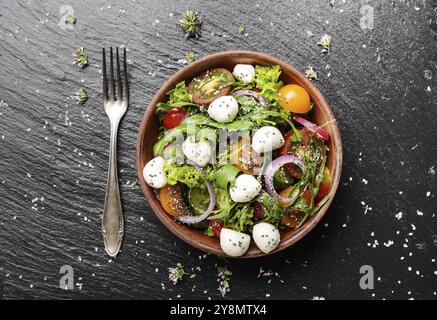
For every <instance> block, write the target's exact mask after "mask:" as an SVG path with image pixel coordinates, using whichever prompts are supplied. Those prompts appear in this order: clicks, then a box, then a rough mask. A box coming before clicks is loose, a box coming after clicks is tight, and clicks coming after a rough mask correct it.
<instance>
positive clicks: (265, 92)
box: [255, 65, 283, 105]
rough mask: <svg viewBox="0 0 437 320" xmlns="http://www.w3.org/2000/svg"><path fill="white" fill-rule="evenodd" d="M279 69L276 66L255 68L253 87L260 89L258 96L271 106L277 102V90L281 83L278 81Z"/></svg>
mask: <svg viewBox="0 0 437 320" xmlns="http://www.w3.org/2000/svg"><path fill="white" fill-rule="evenodd" d="M280 76H281V68H280V67H279V66H278V65H276V66H273V67H262V66H256V67H255V86H256V87H257V88H258V89H261V92H260V95H262V96H263V97H265V98H266V99H268V100H269V102H270V103H271V104H272V105H276V104H277V103H278V102H279V97H278V90H279V88H280V87H282V85H283V83H282V81H281V80H279V77H280Z"/></svg>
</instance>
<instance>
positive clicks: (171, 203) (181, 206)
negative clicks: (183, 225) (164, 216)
mask: <svg viewBox="0 0 437 320" xmlns="http://www.w3.org/2000/svg"><path fill="white" fill-rule="evenodd" d="M159 199H160V200H161V205H162V207H163V208H164V210H165V212H167V213H168V214H169V215H171V216H173V217H179V216H183V215H186V214H189V212H190V210H189V209H188V207H187V205H186V203H185V201H184V198H183V196H182V185H181V184H180V183H177V184H175V185H174V186H172V185H169V184H166V185H165V186H164V187H162V188H161V189H160V190H159Z"/></svg>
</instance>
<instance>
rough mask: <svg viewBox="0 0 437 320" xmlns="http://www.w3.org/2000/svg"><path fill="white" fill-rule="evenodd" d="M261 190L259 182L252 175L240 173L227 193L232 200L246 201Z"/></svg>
mask: <svg viewBox="0 0 437 320" xmlns="http://www.w3.org/2000/svg"><path fill="white" fill-rule="evenodd" d="M260 191H261V184H260V183H259V182H258V180H256V179H255V177H254V176H251V175H250V174H242V175H239V176H238V177H237V179H235V185H234V186H233V187H231V188H230V190H229V193H230V195H231V199H232V201H234V202H248V201H250V200H252V199H253V198H255V197H256V196H257V195H258V194H259V193H260Z"/></svg>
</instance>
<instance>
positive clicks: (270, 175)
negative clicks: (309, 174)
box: [265, 155, 305, 202]
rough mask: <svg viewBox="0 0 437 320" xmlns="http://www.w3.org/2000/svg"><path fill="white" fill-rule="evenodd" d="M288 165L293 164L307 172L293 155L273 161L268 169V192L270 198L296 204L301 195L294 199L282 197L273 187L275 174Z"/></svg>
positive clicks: (266, 172) (299, 160) (266, 174)
mask: <svg viewBox="0 0 437 320" xmlns="http://www.w3.org/2000/svg"><path fill="white" fill-rule="evenodd" d="M287 163H293V164H295V165H297V166H299V167H300V168H301V169H302V172H304V170H305V164H304V163H303V161H302V160H301V159H300V158H299V157H297V156H293V155H285V156H281V157H279V158H276V159H275V160H273V161H272V162H271V163H270V164H269V165H268V167H267V168H266V171H265V182H266V187H267V192H268V194H269V195H270V196H272V197H273V198H278V199H279V200H281V201H284V202H294V200H296V198H297V197H298V196H299V195H297V196H296V197H293V198H283V197H280V196H279V194H278V193H277V192H276V190H275V188H274V186H273V176H274V175H275V172H276V171H278V170H279V169H280V168H281V167H282V166H283V165H284V164H287Z"/></svg>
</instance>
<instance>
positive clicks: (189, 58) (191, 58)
mask: <svg viewBox="0 0 437 320" xmlns="http://www.w3.org/2000/svg"><path fill="white" fill-rule="evenodd" d="M196 59H197V57H196V54H195V53H194V52H193V51H189V52H187V54H186V55H185V60H187V63H188V64H190V63H193V62H194V61H196Z"/></svg>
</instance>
